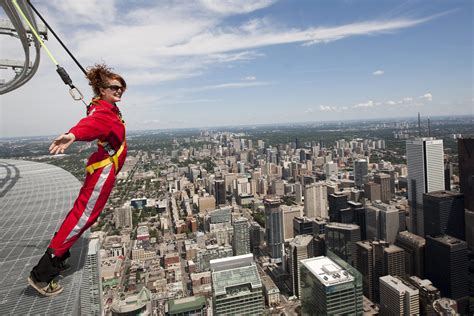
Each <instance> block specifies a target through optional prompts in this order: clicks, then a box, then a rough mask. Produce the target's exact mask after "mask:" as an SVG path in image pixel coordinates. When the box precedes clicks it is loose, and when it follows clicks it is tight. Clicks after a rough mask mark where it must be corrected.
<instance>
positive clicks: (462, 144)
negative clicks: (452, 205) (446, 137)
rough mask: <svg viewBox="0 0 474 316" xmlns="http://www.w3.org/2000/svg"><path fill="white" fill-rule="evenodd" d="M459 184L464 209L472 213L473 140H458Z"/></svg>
mask: <svg viewBox="0 0 474 316" xmlns="http://www.w3.org/2000/svg"><path fill="white" fill-rule="evenodd" d="M458 155H459V157H458V162H459V184H460V186H461V193H464V208H466V209H467V210H469V211H471V212H474V138H461V139H458Z"/></svg>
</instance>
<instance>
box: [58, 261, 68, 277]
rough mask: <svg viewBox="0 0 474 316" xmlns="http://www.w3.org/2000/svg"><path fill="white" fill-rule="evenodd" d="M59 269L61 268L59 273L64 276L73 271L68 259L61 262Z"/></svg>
mask: <svg viewBox="0 0 474 316" xmlns="http://www.w3.org/2000/svg"><path fill="white" fill-rule="evenodd" d="M58 268H59V273H61V274H64V273H65V272H68V271H69V270H71V264H69V260H68V259H64V260H61V261H59V263H58Z"/></svg>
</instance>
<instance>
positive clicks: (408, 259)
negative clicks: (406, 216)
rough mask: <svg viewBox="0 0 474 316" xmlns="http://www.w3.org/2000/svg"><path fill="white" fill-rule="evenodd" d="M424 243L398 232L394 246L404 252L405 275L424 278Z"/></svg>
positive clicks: (414, 237)
mask: <svg viewBox="0 0 474 316" xmlns="http://www.w3.org/2000/svg"><path fill="white" fill-rule="evenodd" d="M425 244H426V241H425V239H424V238H423V237H421V236H418V235H415V234H413V233H410V232H408V231H402V232H399V233H398V235H397V239H396V240H395V245H396V246H398V247H400V248H402V249H403V250H405V272H406V274H407V275H416V276H418V277H420V278H423V277H424V269H425V267H424V264H425V260H424V257H425V256H424V254H425Z"/></svg>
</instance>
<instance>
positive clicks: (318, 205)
mask: <svg viewBox="0 0 474 316" xmlns="http://www.w3.org/2000/svg"><path fill="white" fill-rule="evenodd" d="M327 208H328V206H327V189H326V186H325V185H324V183H321V182H318V183H314V184H310V185H308V186H306V187H305V190H304V212H305V215H306V216H307V217H310V218H314V217H327V216H328V211H327Z"/></svg>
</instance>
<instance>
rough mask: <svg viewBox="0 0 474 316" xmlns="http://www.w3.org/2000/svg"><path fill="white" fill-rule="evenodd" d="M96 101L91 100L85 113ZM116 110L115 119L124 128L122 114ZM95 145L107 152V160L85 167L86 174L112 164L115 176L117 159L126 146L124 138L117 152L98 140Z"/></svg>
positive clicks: (117, 166) (117, 167)
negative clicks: (116, 118)
mask: <svg viewBox="0 0 474 316" xmlns="http://www.w3.org/2000/svg"><path fill="white" fill-rule="evenodd" d="M98 100H99V99H98V98H94V99H92V101H91V103H90V104H89V105H88V106H87V112H89V108H90V106H91V105H93V104H96V102H97V101H98ZM117 110H118V114H117V117H118V119H119V120H120V122H121V123H122V125H123V126H124V127H125V121H124V120H123V119H122V113H120V110H119V109H118V108H117ZM97 145H99V146H102V148H104V150H105V151H106V152H107V154H108V155H109V157H107V158H105V159H103V160H101V161H97V162H94V163H91V164H90V165H88V166H87V167H86V171H87V173H89V174H93V173H94V171H96V170H97V169H100V168H103V167H105V166H108V165H110V164H112V163H113V164H114V167H115V174H117V173H118V170H119V157H120V155H121V154H122V152H123V150H124V148H125V145H126V140H125V138H124V139H123V142H122V144H121V145H120V147H119V149H118V150H115V149H113V148H112V146H111V145H110V144H109V143H108V142H103V141H100V140H97Z"/></svg>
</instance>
